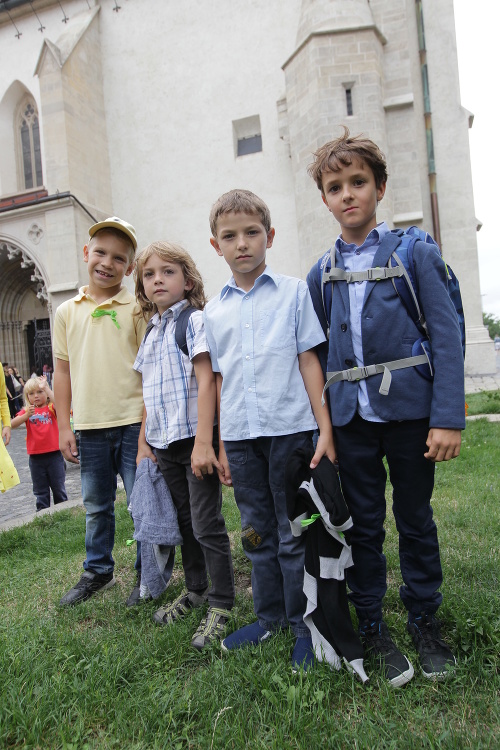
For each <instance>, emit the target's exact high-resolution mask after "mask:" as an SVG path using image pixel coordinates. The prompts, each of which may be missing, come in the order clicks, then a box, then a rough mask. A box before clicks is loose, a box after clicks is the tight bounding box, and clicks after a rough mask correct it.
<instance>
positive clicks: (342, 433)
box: [334, 415, 443, 621]
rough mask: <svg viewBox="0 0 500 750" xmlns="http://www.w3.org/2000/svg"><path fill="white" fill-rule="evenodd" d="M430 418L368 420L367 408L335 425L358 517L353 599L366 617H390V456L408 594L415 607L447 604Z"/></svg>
mask: <svg viewBox="0 0 500 750" xmlns="http://www.w3.org/2000/svg"><path fill="white" fill-rule="evenodd" d="M428 432H429V423H428V420H427V419H419V420H412V421H404V422H385V423H378V422H367V421H365V420H363V419H362V418H361V417H360V416H359V415H356V416H355V417H354V419H353V420H352V421H351V422H350V423H349V424H348V425H346V426H344V427H335V428H334V433H335V439H336V443H337V453H338V459H339V468H340V479H341V482H342V490H343V492H344V497H345V499H346V502H347V505H348V506H349V509H350V511H351V516H352V519H353V522H354V527H353V529H352V532H351V534H352V537H351V538H352V553H353V561H354V567H352V568H348V569H347V570H346V576H347V584H348V586H349V588H350V591H351V593H350V599H351V601H352V603H353V604H354V606H355V608H356V612H357V614H358V617H359V619H360V620H361V621H366V620H369V621H374V620H380V619H382V600H383V598H384V596H385V593H386V590H387V583H386V560H385V556H384V554H383V551H382V548H383V543H384V538H385V531H384V521H385V516H386V500H385V489H386V482H387V473H386V469H385V466H384V462H383V459H384V457H386V458H387V465H388V467H389V478H390V482H391V484H392V489H393V494H392V501H393V504H392V510H393V513H394V518H395V521H396V527H397V530H398V533H399V562H400V567H401V575H402V578H403V585H402V586H401V587H400V590H399V591H400V596H401V599H402V601H403V604H404V605H405V607H406V609H407V610H408V611H409V612H412V613H414V614H419V613H420V612H428V613H430V614H431V613H434V612H435V611H436V610H437V608H438V607H439V605H440V604H441V600H442V596H441V594H440V593H439V591H438V589H439V587H440V585H441V583H442V580H443V577H442V570H441V562H440V557H439V543H438V537H437V529H436V524H435V523H434V520H433V517H432V508H431V496H432V490H433V487H434V464H433V463H432V461H428V460H427V459H425V458H424V453H425V452H426V451H427V447H426V444H425V441H426V439H427V435H428Z"/></svg>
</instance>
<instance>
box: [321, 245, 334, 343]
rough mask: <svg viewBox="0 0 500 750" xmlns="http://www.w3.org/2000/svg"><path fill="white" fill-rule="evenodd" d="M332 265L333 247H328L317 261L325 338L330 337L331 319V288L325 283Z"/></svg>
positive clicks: (327, 280)
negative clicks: (325, 330) (324, 320)
mask: <svg viewBox="0 0 500 750" xmlns="http://www.w3.org/2000/svg"><path fill="white" fill-rule="evenodd" d="M332 264H333V267H335V248H333V247H332V248H330V250H328V251H327V252H326V253H325V254H324V255H323V257H322V258H320V260H319V263H318V273H319V285H320V289H321V301H322V303H323V311H324V313H325V318H326V322H327V326H328V327H327V332H326V337H327V339H329V338H330V321H331V313H332V288H331V286H330V285H328V287H327V286H326V284H327V283H328V282H329V281H330V280H331V279H330V278H329V273H330V271H331V269H332Z"/></svg>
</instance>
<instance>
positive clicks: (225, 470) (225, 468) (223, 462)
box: [217, 442, 233, 487]
mask: <svg viewBox="0 0 500 750" xmlns="http://www.w3.org/2000/svg"><path fill="white" fill-rule="evenodd" d="M219 464H220V467H221V468H220V469H217V474H218V475H219V482H220V483H221V484H225V485H226V487H232V486H233V480H232V479H231V469H230V468H229V461H228V460H227V456H226V450H225V448H224V443H223V442H220V443H219Z"/></svg>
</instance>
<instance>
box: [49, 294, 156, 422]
mask: <svg viewBox="0 0 500 750" xmlns="http://www.w3.org/2000/svg"><path fill="white" fill-rule="evenodd" d="M87 289H88V287H86V286H83V287H81V289H80V291H79V293H78V294H77V295H76V297H73V298H72V299H70V300H67V301H66V302H63V304H62V305H60V307H58V308H57V310H56V317H55V321H54V342H53V348H54V356H55V357H57V359H63V360H66V361H67V362H69V366H70V376H71V392H72V399H73V419H74V426H75V429H77V430H92V429H100V428H105V427H119V426H121V425H127V424H133V423H134V422H140V421H141V420H142V412H143V406H144V403H143V399H142V379H141V375H140V373H138V372H136V371H135V370H134V369H133V364H134V362H135V357H136V355H137V350H138V349H139V344H140V343H141V341H142V337H143V336H144V331H145V330H146V322H145V320H144V318H143V316H142V315H140V314H139V315H137V314H136V313H140V308H139V305H138V304H137V302H136V301H135V298H134V297H133V296H132V295H131V294H130V292H129V291H128V289H126V288H125V287H122V289H121V290H120V291H119V292H118V294H116V295H115V296H114V297H111V298H110V299H108V300H106V301H105V302H101V304H99V305H98V304H97V303H96V301H95V300H94V299H92V297H91V296H90V295H89V294H88V292H87ZM96 312H97V315H94V316H92V313H96ZM109 313H112V315H110V314H109Z"/></svg>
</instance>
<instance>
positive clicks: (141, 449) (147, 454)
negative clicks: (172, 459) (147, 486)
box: [135, 440, 156, 466]
mask: <svg viewBox="0 0 500 750" xmlns="http://www.w3.org/2000/svg"><path fill="white" fill-rule="evenodd" d="M145 458H150V459H151V461H152V462H153V463H154V464H155V463H156V456H155V454H154V453H153V451H152V450H151V446H150V445H149V443H146V441H145V440H139V443H138V445H137V456H136V458H135V463H136V465H137V466H139V464H140V463H141V461H142V460H143V459H145Z"/></svg>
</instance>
